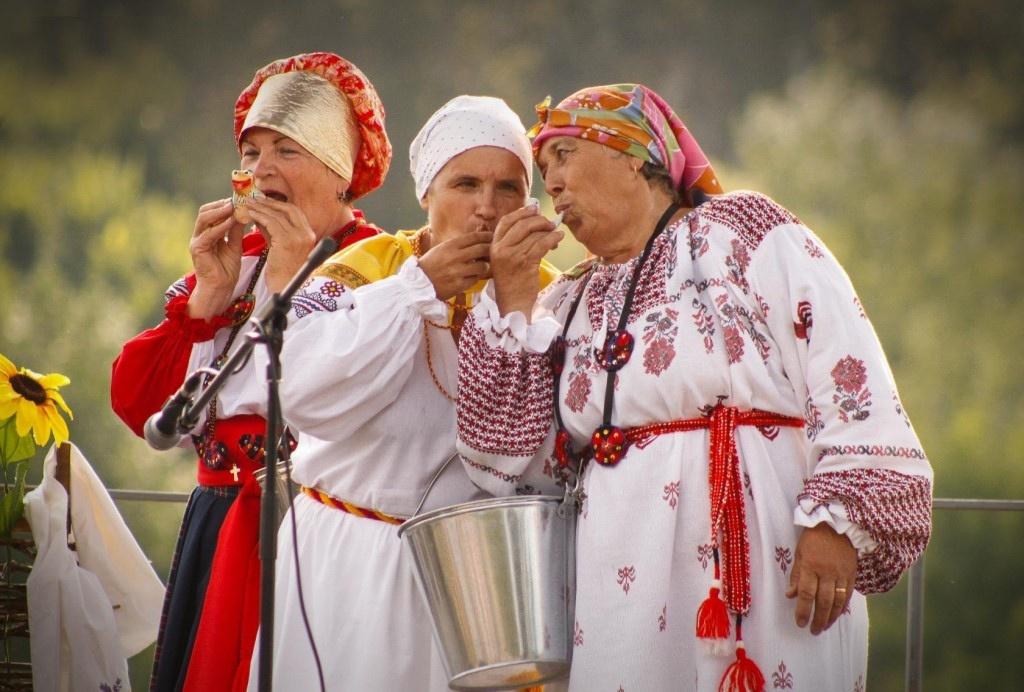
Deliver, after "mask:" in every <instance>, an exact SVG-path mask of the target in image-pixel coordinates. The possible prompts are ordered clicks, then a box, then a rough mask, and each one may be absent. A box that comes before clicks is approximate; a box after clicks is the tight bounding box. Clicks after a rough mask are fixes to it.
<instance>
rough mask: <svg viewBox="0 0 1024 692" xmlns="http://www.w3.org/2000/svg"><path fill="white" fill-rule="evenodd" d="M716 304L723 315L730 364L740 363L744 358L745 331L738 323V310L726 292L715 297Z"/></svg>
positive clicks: (723, 328) (726, 350)
mask: <svg viewBox="0 0 1024 692" xmlns="http://www.w3.org/2000/svg"><path fill="white" fill-rule="evenodd" d="M715 304H716V305H717V306H718V312H719V314H720V315H721V316H722V332H723V334H724V336H725V352H726V354H727V355H728V357H729V364H730V365H731V364H733V363H739V362H740V361H741V360H743V333H742V332H741V331H740V327H739V325H738V324H737V320H736V311H735V310H734V309H733V306H732V303H730V302H729V296H728V295H726V294H725V293H723V294H721V295H719V296H718V297H717V298H715Z"/></svg>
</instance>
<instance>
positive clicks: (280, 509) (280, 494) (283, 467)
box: [252, 461, 299, 526]
mask: <svg viewBox="0 0 1024 692" xmlns="http://www.w3.org/2000/svg"><path fill="white" fill-rule="evenodd" d="M289 466H290V464H288V463H287V462H284V461H279V462H277V473H276V474H275V478H276V480H277V487H276V488H274V491H275V494H274V509H276V510H277V525H278V526H281V522H282V521H284V515H285V513H286V512H287V511H288V508H289V507H290V506H291V497H292V496H293V495H295V493H297V492H298V490H299V487H298V486H297V485H296V484H295V482H294V481H293V480H292V479H291V474H290V473H289V468H288V467H289ZM252 475H253V477H255V478H256V482H257V483H259V484H260V491H261V492H262V491H266V489H267V485H266V476H267V467H266V466H261V467H259V468H258V469H256V470H255V471H253V472H252Z"/></svg>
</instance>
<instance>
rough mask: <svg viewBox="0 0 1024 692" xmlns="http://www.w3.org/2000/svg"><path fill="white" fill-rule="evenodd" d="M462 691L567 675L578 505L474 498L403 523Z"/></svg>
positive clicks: (452, 681)
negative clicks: (473, 500)
mask: <svg viewBox="0 0 1024 692" xmlns="http://www.w3.org/2000/svg"><path fill="white" fill-rule="evenodd" d="M398 532H399V536H401V537H402V538H403V539H404V541H403V543H404V544H405V545H406V549H407V550H409V551H410V552H411V554H412V557H413V560H414V561H415V565H416V577H417V581H418V582H419V585H420V587H421V590H422V593H423V596H424V598H425V599H426V603H427V607H428V609H429V610H430V617H431V621H432V624H433V627H434V636H435V638H436V640H437V643H438V646H439V648H440V649H441V653H442V658H443V659H444V663H445V668H446V670H447V673H448V679H449V682H448V685H449V687H451V688H452V689H453V690H510V689H517V688H520V687H526V686H529V685H536V684H539V683H542V682H544V681H548V680H553V679H556V678H559V677H562V676H564V675H566V674H567V673H568V671H569V663H570V661H571V659H572V627H573V609H574V605H575V596H576V567H575V565H576V561H575V547H576V508H575V505H574V504H571V503H570V504H568V505H566V506H563V498H561V497H552V496H546V495H534V496H521V497H509V498H498V499H491V500H480V501H477V502H468V503H465V504H461V505H454V506H452V507H443V508H441V509H437V510H434V511H432V512H428V513H426V514H423V515H420V516H416V517H414V518H412V519H410V520H408V521H407V522H405V523H404V524H403V525H402V526H401V527H400V528H399V531H398Z"/></svg>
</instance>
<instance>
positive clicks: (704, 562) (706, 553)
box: [697, 543, 715, 572]
mask: <svg viewBox="0 0 1024 692" xmlns="http://www.w3.org/2000/svg"><path fill="white" fill-rule="evenodd" d="M714 554H715V546H713V545H711V544H710V543H704V544H703V545H698V546H697V562H699V563H700V566H701V567H703V568H704V571H705V572H706V571H707V569H708V563H710V562H711V558H712V557H714Z"/></svg>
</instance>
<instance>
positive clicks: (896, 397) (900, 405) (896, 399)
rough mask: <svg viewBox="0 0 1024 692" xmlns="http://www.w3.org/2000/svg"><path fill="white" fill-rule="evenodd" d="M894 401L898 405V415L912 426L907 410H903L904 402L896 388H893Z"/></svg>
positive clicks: (908, 425)
mask: <svg viewBox="0 0 1024 692" xmlns="http://www.w3.org/2000/svg"><path fill="white" fill-rule="evenodd" d="M892 403H893V405H894V406H895V407H896V415H897V416H899V417H900V418H902V419H903V422H904V423H906V425H907V427H908V428H909V427H911V426H910V418H908V417H907V412H906V411H904V410H903V402H902V401H900V395H899V394H898V393H897V392H896V390H895V389H894V390H892Z"/></svg>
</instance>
